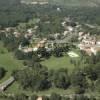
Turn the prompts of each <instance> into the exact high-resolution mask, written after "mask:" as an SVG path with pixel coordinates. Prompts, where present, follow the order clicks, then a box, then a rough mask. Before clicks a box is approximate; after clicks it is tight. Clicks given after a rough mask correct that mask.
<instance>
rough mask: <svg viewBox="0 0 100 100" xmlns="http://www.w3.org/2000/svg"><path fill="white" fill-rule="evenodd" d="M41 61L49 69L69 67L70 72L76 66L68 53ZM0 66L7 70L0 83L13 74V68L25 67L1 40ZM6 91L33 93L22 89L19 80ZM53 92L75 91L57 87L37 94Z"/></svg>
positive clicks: (68, 92)
mask: <svg viewBox="0 0 100 100" xmlns="http://www.w3.org/2000/svg"><path fill="white" fill-rule="evenodd" d="M75 59H76V58H75ZM41 63H42V64H43V65H45V66H47V67H48V69H55V70H56V69H59V68H68V70H69V72H71V71H72V70H73V69H74V68H75V67H74V65H73V64H71V63H70V57H69V56H68V55H67V54H66V55H65V56H63V57H60V58H56V57H53V56H52V57H51V58H50V59H47V60H45V61H43V62H41ZM0 66H2V67H4V68H5V69H6V70H7V73H6V75H5V77H4V78H3V79H2V80H0V83H1V82H3V81H5V80H6V79H8V78H9V77H10V76H11V73H12V71H13V70H15V69H21V68H23V64H22V61H19V60H16V58H14V55H13V53H9V52H8V51H7V50H6V49H5V48H4V47H3V44H2V43H1V42H0ZM5 92H6V93H8V92H9V93H26V94H28V95H31V94H33V93H32V92H31V91H25V90H23V89H21V87H20V86H19V84H18V83H17V82H14V83H13V84H12V85H11V86H10V87H8V88H7V90H6V91H5ZM52 92H56V93H59V94H71V93H73V89H70V88H69V89H67V90H62V89H57V88H51V89H49V90H47V91H42V92H38V93H37V94H39V95H45V94H51V93H52Z"/></svg>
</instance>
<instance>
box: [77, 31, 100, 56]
mask: <svg viewBox="0 0 100 100" xmlns="http://www.w3.org/2000/svg"><path fill="white" fill-rule="evenodd" d="M78 40H79V41H80V43H79V44H78V47H79V48H80V50H84V51H86V53H88V54H89V55H91V54H94V55H96V54H97V52H98V51H100V41H99V40H97V39H96V37H95V36H91V35H90V33H87V34H86V33H84V32H79V38H78Z"/></svg>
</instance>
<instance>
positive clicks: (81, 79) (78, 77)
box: [71, 70, 88, 93]
mask: <svg viewBox="0 0 100 100" xmlns="http://www.w3.org/2000/svg"><path fill="white" fill-rule="evenodd" d="M71 84H72V85H73V86H74V87H78V91H79V93H81V92H82V93H83V92H84V90H85V89H86V88H87V87H88V83H87V80H86V77H85V75H84V73H83V71H81V70H79V71H76V72H73V73H72V76H71ZM76 90H77V89H76Z"/></svg>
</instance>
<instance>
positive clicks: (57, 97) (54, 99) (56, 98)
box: [50, 93, 61, 100]
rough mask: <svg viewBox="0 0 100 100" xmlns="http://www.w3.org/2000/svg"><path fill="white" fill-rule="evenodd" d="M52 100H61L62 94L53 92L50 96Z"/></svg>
mask: <svg viewBox="0 0 100 100" xmlns="http://www.w3.org/2000/svg"><path fill="white" fill-rule="evenodd" d="M50 100H61V96H60V95H59V94H56V93H52V94H51V96H50Z"/></svg>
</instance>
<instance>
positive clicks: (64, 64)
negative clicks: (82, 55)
mask: <svg viewBox="0 0 100 100" xmlns="http://www.w3.org/2000/svg"><path fill="white" fill-rule="evenodd" d="M70 59H71V58H70V57H69V56H68V55H65V56H63V57H60V58H56V57H53V56H52V57H51V58H50V59H47V60H45V61H42V62H41V63H42V64H43V65H45V66H47V67H48V69H55V70H56V69H59V68H67V69H68V70H69V72H71V71H72V70H73V69H74V68H75V67H74V65H73V64H71V63H70ZM73 59H78V58H73Z"/></svg>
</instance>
